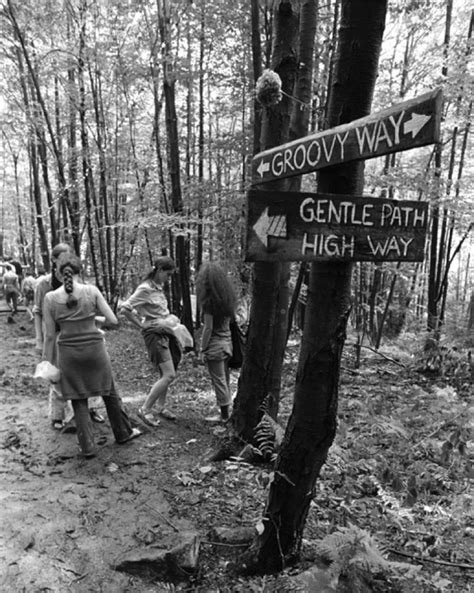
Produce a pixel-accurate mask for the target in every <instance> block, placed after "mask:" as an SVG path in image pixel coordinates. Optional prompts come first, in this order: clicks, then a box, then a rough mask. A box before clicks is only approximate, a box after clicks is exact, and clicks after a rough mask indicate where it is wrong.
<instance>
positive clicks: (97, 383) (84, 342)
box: [57, 332, 117, 399]
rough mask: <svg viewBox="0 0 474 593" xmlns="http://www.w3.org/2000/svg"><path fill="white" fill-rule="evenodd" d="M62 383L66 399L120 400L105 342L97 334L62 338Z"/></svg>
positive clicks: (60, 351) (60, 364)
mask: <svg viewBox="0 0 474 593" xmlns="http://www.w3.org/2000/svg"><path fill="white" fill-rule="evenodd" d="M57 360H58V367H59V370H60V371H61V378H60V381H59V384H60V387H61V393H62V395H63V397H64V398H65V399H85V398H88V397H96V396H99V395H100V396H116V395H117V390H116V387H115V383H114V378H113V375H112V365H111V362H110V358H109V355H108V353H107V350H106V348H105V342H104V338H103V336H102V335H101V334H99V333H97V332H91V333H86V334H80V335H77V336H66V337H63V338H61V335H60V336H59V338H58V359H57Z"/></svg>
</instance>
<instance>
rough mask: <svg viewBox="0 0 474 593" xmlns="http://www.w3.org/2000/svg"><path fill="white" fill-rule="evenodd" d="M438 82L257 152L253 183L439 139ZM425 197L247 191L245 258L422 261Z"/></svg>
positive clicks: (439, 92) (426, 220) (260, 182)
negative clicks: (409, 97) (392, 102)
mask: <svg viewBox="0 0 474 593" xmlns="http://www.w3.org/2000/svg"><path fill="white" fill-rule="evenodd" d="M441 103H442V95H441V91H440V90H436V91H433V92H431V93H427V94H425V95H422V96H420V97H418V98H415V99H412V100H410V101H406V102H404V103H400V104H399V105H396V106H394V107H391V108H390V109H385V110H384V111H380V112H378V113H377V114H372V115H369V116H367V117H363V118H361V119H358V120H355V121H352V122H350V123H348V124H344V125H341V126H337V127H335V128H332V129H330V130H325V131H323V132H318V133H316V134H312V135H311V136H306V137H304V138H300V139H298V140H294V141H293V142H289V143H288V144H284V145H282V146H277V147H275V148H272V149H270V150H266V151H265V152H261V153H259V154H257V155H256V156H255V157H254V159H253V161H252V181H253V183H254V185H257V184H258V185H260V184H262V183H266V182H269V181H274V180H277V179H284V178H286V177H292V176H294V175H302V174H303V173H309V172H311V171H316V170H318V169H322V168H324V167H329V166H331V165H336V164H339V163H343V162H348V161H354V160H362V159H367V158H373V157H377V156H381V155H384V154H389V153H392V152H398V151H401V150H408V149H410V148H415V147H418V146H424V145H426V144H432V143H434V142H438V141H439V135H440V121H441ZM427 224H428V204H427V203H426V202H418V201H409V200H405V201H397V200H388V199H382V198H376V197H364V196H351V195H332V194H311V193H302V192H281V191H258V190H255V189H251V190H250V191H249V194H248V215H247V249H246V260H247V261H269V262H270V261H302V260H310V261H315V260H321V261H328V260H339V261H342V260H343V261H422V260H423V251H424V243H425V236H426V229H427Z"/></svg>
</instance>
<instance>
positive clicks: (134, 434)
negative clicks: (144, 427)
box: [117, 427, 143, 445]
mask: <svg viewBox="0 0 474 593" xmlns="http://www.w3.org/2000/svg"><path fill="white" fill-rule="evenodd" d="M142 434H143V432H142V431H141V430H140V429H139V428H136V427H135V428H132V432H131V433H130V434H129V435H128V437H127V438H126V439H124V440H123V441H117V443H118V444H119V445H123V444H125V443H128V442H130V441H132V440H133V439H136V438H137V437H140V436H142Z"/></svg>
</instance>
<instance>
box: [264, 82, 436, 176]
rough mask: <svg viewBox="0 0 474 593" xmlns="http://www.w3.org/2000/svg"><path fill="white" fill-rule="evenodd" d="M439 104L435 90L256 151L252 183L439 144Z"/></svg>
mask: <svg viewBox="0 0 474 593" xmlns="http://www.w3.org/2000/svg"><path fill="white" fill-rule="evenodd" d="M441 103H442V94H441V90H437V91H433V92H431V93H426V94H425V95H421V96H420V97H417V98H415V99H411V100H409V101H405V102H404V103H399V104H398V105H395V106H394V107H390V108H389V109H385V110H383V111H380V112H378V113H374V114H371V115H368V116H367V117H362V118H360V119H357V120H354V121H352V122H350V123H348V124H343V125H340V126H337V127H335V128H331V129H329V130H324V131H323V132H318V133H315V134H312V135H311V136H305V137H304V138H299V139H298V140H294V141H292V142H288V143H287V144H282V145H280V146H276V147H275V148H270V149H269V150H266V151H264V152H260V153H258V154H257V155H255V157H254V158H253V159H252V182H253V183H254V184H259V183H265V182H266V181H272V180H274V179H283V178H285V177H292V176H294V175H302V174H303V173H309V172H311V171H316V170H318V169H322V168H324V167H329V166H331V165H336V164H338V163H343V162H348V161H356V160H361V159H368V158H373V157H377V156H381V155H384V154H389V153H392V152H398V151H401V150H407V149H409V148H415V147H417V146H425V145H426V144H431V143H433V142H438V140H439V130H440V121H441Z"/></svg>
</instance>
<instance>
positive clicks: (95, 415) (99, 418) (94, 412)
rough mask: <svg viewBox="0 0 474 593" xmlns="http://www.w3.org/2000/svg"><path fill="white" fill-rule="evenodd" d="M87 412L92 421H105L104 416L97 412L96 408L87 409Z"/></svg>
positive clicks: (100, 422) (101, 422)
mask: <svg viewBox="0 0 474 593" xmlns="http://www.w3.org/2000/svg"><path fill="white" fill-rule="evenodd" d="M89 414H90V417H91V420H92V422H98V423H99V424H103V423H104V422H105V418H104V417H103V416H102V414H99V412H98V411H97V410H94V409H92V410H90V411H89Z"/></svg>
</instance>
